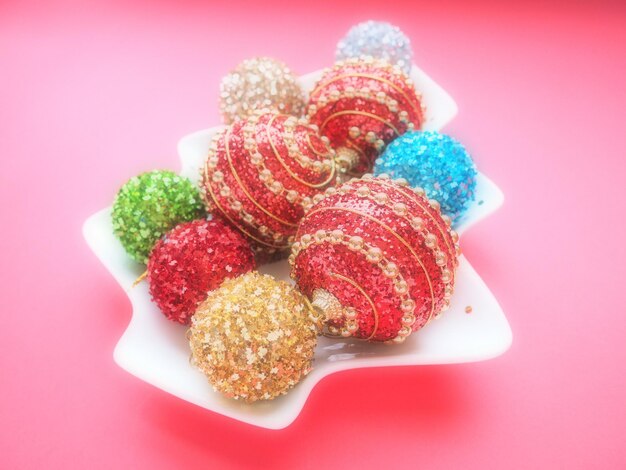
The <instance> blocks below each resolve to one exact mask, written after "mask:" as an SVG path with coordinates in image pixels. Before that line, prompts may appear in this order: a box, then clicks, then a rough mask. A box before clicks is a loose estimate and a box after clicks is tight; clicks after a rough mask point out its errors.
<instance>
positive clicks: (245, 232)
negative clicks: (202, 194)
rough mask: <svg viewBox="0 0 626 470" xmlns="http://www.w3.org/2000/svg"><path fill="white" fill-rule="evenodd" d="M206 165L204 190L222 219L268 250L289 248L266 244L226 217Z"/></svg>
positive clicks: (226, 214) (287, 246)
mask: <svg viewBox="0 0 626 470" xmlns="http://www.w3.org/2000/svg"><path fill="white" fill-rule="evenodd" d="M208 171H209V170H208V165H205V166H204V177H205V186H206V189H208V190H209V193H210V194H211V199H213V202H214V203H215V205H216V207H217V209H218V210H219V211H220V212H221V213H222V215H223V216H224V217H226V219H228V221H229V222H230V223H231V224H233V226H235V227H236V228H237V229H238V230H239V231H240V232H242V233H243V234H244V235H246V236H247V237H249V238H251V239H252V240H254V241H256V242H258V243H260V244H261V245H265V246H267V247H270V248H274V249H277V250H284V249H286V248H289V245H288V244H287V245H274V244H272V243H268V242H266V241H264V240H261V239H260V238H258V237H256V236H254V235H252V234H251V233H250V232H248V231H247V230H246V229H245V228H243V227H242V226H241V225H239V224H238V223H237V222H236V221H235V220H233V218H232V217H230V216H229V215H228V213H227V212H226V211H225V210H224V208H223V207H222V205H221V204H220V203H219V201H218V200H217V197H215V193H214V192H213V188H212V186H211V181H210V179H209V173H208Z"/></svg>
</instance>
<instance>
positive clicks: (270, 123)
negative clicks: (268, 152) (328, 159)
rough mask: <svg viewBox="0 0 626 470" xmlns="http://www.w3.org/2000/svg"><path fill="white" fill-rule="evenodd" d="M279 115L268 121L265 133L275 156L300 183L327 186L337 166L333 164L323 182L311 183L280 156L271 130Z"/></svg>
mask: <svg viewBox="0 0 626 470" xmlns="http://www.w3.org/2000/svg"><path fill="white" fill-rule="evenodd" d="M276 117H278V115H274V116H272V118H271V119H270V120H269V121H268V122H267V124H266V125H265V133H266V135H267V140H268V141H269V143H270V146H271V147H272V151H273V152H274V156H275V157H276V159H277V160H278V161H279V162H280V164H281V165H282V166H283V168H284V169H285V171H286V172H287V173H289V176H291V177H292V178H293V179H294V180H296V181H298V182H299V183H302V184H303V185H305V186H307V187H309V188H316V189H317V188H323V187H324V186H327V185H328V183H330V182H331V181H332V180H333V178H334V176H335V166H334V165H333V166H332V167H331V168H332V170H331V172H330V174H329V177H328V178H327V179H326V180H325V181H322V182H321V183H315V184H313V183H309V182H308V181H305V180H303V179H302V178H300V177H299V176H298V175H296V174H295V173H294V172H293V171H291V168H289V166H288V165H287V163H286V162H285V160H284V159H283V157H281V156H280V153H279V152H278V150H277V149H276V145H275V144H274V140H273V139H272V134H271V132H270V126H271V125H272V123H273V122H274V119H275V118H276Z"/></svg>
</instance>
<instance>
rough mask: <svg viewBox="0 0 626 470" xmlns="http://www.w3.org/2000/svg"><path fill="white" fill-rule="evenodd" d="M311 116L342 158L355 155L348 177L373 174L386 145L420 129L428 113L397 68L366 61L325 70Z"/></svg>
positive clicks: (315, 91)
mask: <svg viewBox="0 0 626 470" xmlns="http://www.w3.org/2000/svg"><path fill="white" fill-rule="evenodd" d="M307 116H308V117H309V120H310V122H311V123H312V124H315V125H317V126H318V128H319V130H320V133H321V134H322V135H324V136H326V137H328V139H329V140H330V144H331V146H332V147H333V148H334V149H335V150H336V151H337V152H338V153H340V152H342V151H343V150H344V149H349V150H350V151H352V152H353V153H354V155H355V157H356V162H355V163H354V164H353V165H352V168H351V170H350V174H353V175H357V176H358V175H361V174H363V173H365V172H368V171H371V169H372V165H373V164H374V160H375V159H376V158H377V157H378V155H379V154H380V153H381V152H382V151H383V149H384V147H385V145H386V144H387V143H388V142H391V141H392V140H393V139H395V138H396V137H398V136H399V135H402V134H404V133H405V132H406V131H407V130H412V129H420V128H421V126H422V123H423V121H424V112H423V110H422V105H421V101H420V97H419V95H418V94H417V93H416V91H415V87H414V85H413V82H412V81H411V80H410V79H409V77H408V76H407V75H406V74H405V73H404V72H403V71H402V70H401V69H399V68H398V67H394V66H391V65H389V64H388V63H387V62H384V61H381V60H377V59H373V58H371V57H365V58H360V59H347V60H346V61H344V62H339V63H337V64H335V66H334V67H333V68H332V69H327V70H326V71H325V73H324V74H323V76H322V78H321V79H320V80H319V82H318V83H317V84H316V85H315V88H314V89H313V91H312V92H311V94H310V97H309V104H308V107H307Z"/></svg>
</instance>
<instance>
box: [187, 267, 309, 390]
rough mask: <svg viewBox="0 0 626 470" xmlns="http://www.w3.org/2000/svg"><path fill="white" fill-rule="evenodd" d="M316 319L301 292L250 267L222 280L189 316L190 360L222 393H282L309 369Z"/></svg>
mask: <svg viewBox="0 0 626 470" xmlns="http://www.w3.org/2000/svg"><path fill="white" fill-rule="evenodd" d="M316 344H317V327H316V319H315V317H314V315H312V314H311V310H310V309H309V306H308V304H307V302H306V299H305V298H304V296H303V295H302V294H300V293H299V292H298V291H297V290H295V289H294V288H293V287H292V286H291V285H290V284H288V283H286V282H284V281H277V280H276V279H274V278H273V277H271V276H268V275H262V274H259V273H257V272H252V273H248V274H245V275H243V276H240V277H238V278H235V279H230V280H227V281H225V282H224V283H223V284H222V286H221V287H220V288H219V289H217V290H215V291H213V292H211V293H210V294H209V296H208V298H207V299H206V300H205V301H204V302H203V303H202V304H200V306H199V307H198V310H197V311H196V313H195V315H194V316H193V317H192V324H191V329H190V330H189V345H190V347H191V355H192V362H193V364H195V365H196V366H197V367H198V368H199V369H200V370H202V372H204V374H205V375H206V376H207V378H208V379H209V382H210V383H211V384H212V385H213V388H214V389H215V390H217V391H219V392H221V393H223V394H224V395H226V396H228V397H231V398H235V399H243V400H245V401H248V402H252V401H256V400H269V399H272V398H275V397H277V396H279V395H283V394H285V393H286V392H287V391H288V390H289V389H290V388H291V387H293V386H294V385H296V384H297V383H298V382H299V381H300V380H301V379H302V378H303V377H304V376H305V375H306V374H308V373H309V371H310V370H311V361H312V359H313V353H314V350H315V346H316Z"/></svg>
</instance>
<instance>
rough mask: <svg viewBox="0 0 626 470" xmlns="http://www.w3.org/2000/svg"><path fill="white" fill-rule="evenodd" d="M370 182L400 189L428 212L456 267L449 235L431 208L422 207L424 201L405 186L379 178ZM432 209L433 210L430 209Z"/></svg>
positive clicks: (454, 252) (454, 253) (454, 254)
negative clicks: (431, 211)
mask: <svg viewBox="0 0 626 470" xmlns="http://www.w3.org/2000/svg"><path fill="white" fill-rule="evenodd" d="M368 181H371V182H373V183H377V184H379V185H381V186H385V187H388V188H395V189H398V190H399V191H400V192H401V193H403V194H404V195H405V196H407V197H408V198H409V199H410V200H411V201H413V202H414V203H415V204H417V205H418V206H419V207H420V208H421V209H422V210H423V211H424V212H426V214H428V217H429V218H430V219H431V220H432V221H433V222H434V223H435V225H436V226H437V228H438V229H439V233H440V234H441V236H442V237H443V239H444V241H445V242H446V247H447V248H448V252H449V254H450V256H451V259H452V260H453V264H454V265H456V264H457V259H456V251H455V250H454V248H453V247H452V246H450V242H449V241H448V237H446V234H447V233H448V231H447V230H444V229H443V228H442V227H441V224H440V223H439V220H437V217H435V216H434V215H432V214H431V213H430V211H429V210H428V209H429V208H430V207H429V208H426V207H424V206H423V205H422V201H420V200H419V198H418V197H417V195H416V194H415V193H414V192H413V191H412V190H410V189H408V190H407V189H406V188H405V187H403V186H399V187H398V185H393V184H391V183H389V182H387V181H385V180H381V179H378V178H372V179H369V180H368ZM430 209H432V208H430ZM448 235H449V234H448Z"/></svg>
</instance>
